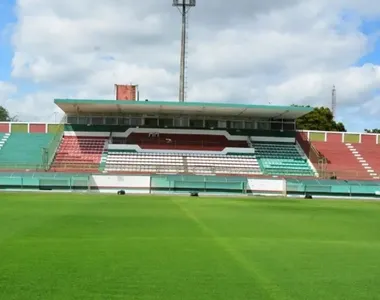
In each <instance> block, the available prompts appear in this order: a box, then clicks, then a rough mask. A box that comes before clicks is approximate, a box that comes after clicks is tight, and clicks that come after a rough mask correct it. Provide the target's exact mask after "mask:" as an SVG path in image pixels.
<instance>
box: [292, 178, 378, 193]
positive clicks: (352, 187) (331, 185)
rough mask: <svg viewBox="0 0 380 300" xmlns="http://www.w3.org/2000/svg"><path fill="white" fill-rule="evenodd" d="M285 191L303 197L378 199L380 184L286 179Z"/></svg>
mask: <svg viewBox="0 0 380 300" xmlns="http://www.w3.org/2000/svg"><path fill="white" fill-rule="evenodd" d="M286 190H287V194H288V195H304V194H307V193H308V194H311V195H315V196H327V197H328V196H336V197H379V196H380V182H379V181H346V180H327V179H320V180H319V179H315V180H313V179H311V180H299V179H288V180H287V181H286Z"/></svg>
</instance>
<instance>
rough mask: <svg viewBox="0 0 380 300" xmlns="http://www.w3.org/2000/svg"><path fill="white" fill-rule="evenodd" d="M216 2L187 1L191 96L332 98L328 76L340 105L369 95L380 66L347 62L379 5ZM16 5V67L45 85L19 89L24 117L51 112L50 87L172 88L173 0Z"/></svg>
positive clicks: (158, 94) (84, 92) (159, 92)
mask: <svg viewBox="0 0 380 300" xmlns="http://www.w3.org/2000/svg"><path fill="white" fill-rule="evenodd" d="M220 3H221V2H220V1H219V0H218V1H217V0H209V1H203V2H202V1H199V3H198V6H197V7H196V8H195V9H194V10H192V12H191V19H190V39H189V41H190V44H189V55H190V56H189V74H188V81H189V89H188V98H189V101H191V100H193V101H223V102H224V101H234V102H237V101H239V102H249V103H266V102H269V101H271V102H272V103H276V104H292V103H308V104H309V103H310V104H312V105H318V104H328V102H329V99H330V90H331V87H332V85H333V84H335V85H336V86H337V89H338V101H339V103H340V104H339V105H341V106H346V107H352V106H354V105H364V104H365V103H374V102H373V101H374V100H373V99H374V96H373V94H374V93H373V91H374V89H376V88H377V86H378V84H379V81H380V79H379V67H378V66H376V65H371V64H368V65H365V66H359V67H354V65H355V63H356V62H357V61H358V60H359V59H360V58H361V57H362V56H363V55H365V54H366V53H367V52H369V51H370V50H371V47H372V46H373V37H369V36H365V35H364V34H362V33H361V32H360V30H359V25H360V22H361V18H362V17H377V16H379V15H380V9H379V6H377V5H374V1H371V0H364V1H359V0H349V1H343V0H333V1H331V0H329V1H328V0H304V1H297V0H286V1H279V0H271V1H258V0H250V1H249V0H238V1H237V2H233V3H232V2H227V3H225V4H224V5H220ZM17 14H18V23H17V25H16V26H15V31H14V34H13V45H14V49H15V55H14V58H13V71H12V76H13V77H14V78H15V79H20V78H21V79H24V80H27V81H30V82H33V83H35V84H38V86H39V87H40V88H41V92H39V93H37V94H33V95H29V96H27V97H25V98H24V99H21V100H20V101H21V102H22V103H25V107H26V108H27V109H26V110H25V116H28V115H30V116H41V115H47V114H48V113H49V111H47V110H48V109H49V110H50V109H53V108H54V106H53V105H52V101H53V98H54V97H80V98H95V99H96V98H107V97H108V98H109V97H113V84H114V83H128V82H133V83H138V84H140V88H141V97H142V98H149V99H158V100H174V99H176V97H177V90H178V88H177V87H178V65H179V38H180V28H179V25H180V16H179V14H178V12H176V10H175V9H174V8H172V7H171V6H170V3H169V2H164V1H157V0H147V1H139V2H136V1H132V0H125V1H118V0H109V1H106V2H104V1H100V0H95V1H94V0H92V1H90V0H81V1H79V2H78V1H74V0H66V1H58V0H19V1H18V6H17ZM45 103H46V105H45ZM41 105H42V106H43V107H44V108H45V109H44V112H43V113H42V112H41V109H40V108H39V107H40V106H41ZM374 105H377V106H379V107H380V105H379V104H378V103H377V102H375V104H374Z"/></svg>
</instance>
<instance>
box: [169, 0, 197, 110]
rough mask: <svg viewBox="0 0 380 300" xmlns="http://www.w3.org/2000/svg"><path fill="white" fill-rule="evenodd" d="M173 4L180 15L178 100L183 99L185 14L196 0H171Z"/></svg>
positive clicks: (185, 36)
mask: <svg viewBox="0 0 380 300" xmlns="http://www.w3.org/2000/svg"><path fill="white" fill-rule="evenodd" d="M173 6H175V7H177V8H178V10H179V12H180V14H181V15H182V36H181V61H180V75H179V102H184V101H185V80H186V46H187V15H188V13H189V10H190V9H191V8H192V7H195V6H196V0H173Z"/></svg>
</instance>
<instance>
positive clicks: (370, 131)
mask: <svg viewBox="0 0 380 300" xmlns="http://www.w3.org/2000/svg"><path fill="white" fill-rule="evenodd" d="M364 132H366V133H380V129H378V128H375V129H364Z"/></svg>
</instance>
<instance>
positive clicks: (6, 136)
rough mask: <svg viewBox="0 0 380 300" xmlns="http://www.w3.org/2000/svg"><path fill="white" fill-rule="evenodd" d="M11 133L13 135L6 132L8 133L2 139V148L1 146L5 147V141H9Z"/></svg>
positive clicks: (0, 141)
mask: <svg viewBox="0 0 380 300" xmlns="http://www.w3.org/2000/svg"><path fill="white" fill-rule="evenodd" d="M10 135H11V134H10V133H6V134H4V136H3V137H2V138H1V139H0V150H1V148H3V147H4V145H5V143H6V142H7V140H8V138H9V136H10Z"/></svg>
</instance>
